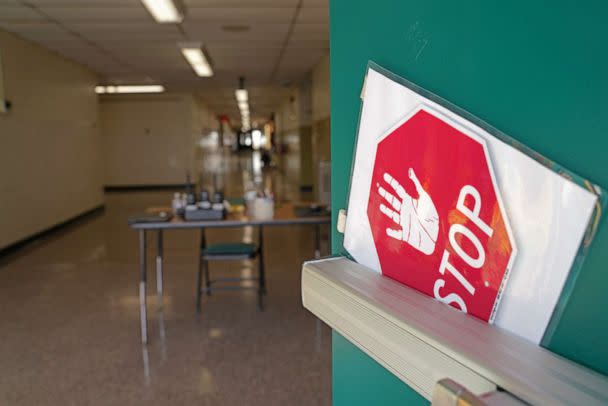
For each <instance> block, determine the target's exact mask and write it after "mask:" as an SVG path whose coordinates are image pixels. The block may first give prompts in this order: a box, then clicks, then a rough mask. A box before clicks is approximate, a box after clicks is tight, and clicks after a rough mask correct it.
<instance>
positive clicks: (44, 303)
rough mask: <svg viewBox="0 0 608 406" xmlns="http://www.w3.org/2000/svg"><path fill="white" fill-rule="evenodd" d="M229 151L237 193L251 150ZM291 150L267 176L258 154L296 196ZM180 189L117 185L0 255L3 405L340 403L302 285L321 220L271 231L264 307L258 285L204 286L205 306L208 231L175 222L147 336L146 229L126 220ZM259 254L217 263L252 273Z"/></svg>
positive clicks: (326, 334)
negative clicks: (140, 241) (142, 286)
mask: <svg viewBox="0 0 608 406" xmlns="http://www.w3.org/2000/svg"><path fill="white" fill-rule="evenodd" d="M220 161H221V160H220ZM224 161H225V163H227V164H226V165H224V166H223V169H222V170H221V171H218V173H220V175H221V176H219V177H216V179H215V181H218V178H221V182H223V183H224V184H225V185H227V186H224V188H225V189H226V190H227V194H229V195H230V194H231V193H232V194H233V195H234V194H237V195H238V193H241V192H242V190H241V189H239V187H240V186H238V185H242V183H240V182H239V181H240V178H241V175H242V171H243V170H245V171H246V172H247V171H248V172H251V171H250V169H252V160H251V155H250V154H241V155H240V156H238V157H234V156H232V157H230V158H228V159H225V160H224ZM206 162H208V161H206ZM286 162H287V163H288V164H287V165H286V166H287V168H286V169H284V170H275V171H273V172H272V173H271V174H270V175H268V174H263V173H262V172H260V171H259V168H255V167H254V168H253V172H254V176H255V175H256V174H257V175H258V176H262V177H263V181H264V182H266V181H272V179H274V182H275V184H274V185H273V188H274V189H277V188H279V189H280V191H279V194H282V195H283V196H282V197H286V198H297V197H298V196H297V194H298V193H297V182H296V179H295V178H294V176H297V169H298V168H297V167H296V168H293V167H292V168H291V169H290V168H289V162H291V160H289V159H287V161H286ZM253 166H255V165H253ZM201 169H202V170H203V169H205V165H204V164H201ZM207 169H208V168H207ZM267 176H270V180H268V179H266V178H267ZM277 179H278V181H277ZM294 185H295V186H294ZM170 198H171V192H170V191H154V192H130V193H109V194H106V196H105V204H106V208H105V211H104V212H103V213H101V214H99V215H96V216H94V217H91V218H89V219H87V220H86V221H82V222H80V223H79V224H77V225H74V226H72V227H70V228H68V229H65V230H63V231H61V232H59V233H56V234H53V235H52V236H50V237H48V238H45V239H43V240H39V241H36V242H34V243H32V244H30V245H28V246H27V247H25V248H24V249H22V250H20V251H19V252H17V253H14V254H12V255H10V256H8V257H5V258H2V259H0V277H1V278H2V279H1V282H0V332H1V335H2V338H1V340H0V405H79V406H83V405H142V404H153V405H186V404H187V405H323V404H330V403H331V349H330V344H331V342H330V339H331V337H330V330H329V329H328V328H327V326H325V325H324V324H322V323H321V322H318V321H317V320H316V318H315V317H314V316H312V315H311V314H310V313H309V312H308V311H306V310H305V309H304V308H303V307H302V304H301V298H300V267H301V264H302V262H303V261H304V260H306V259H310V258H311V257H312V256H313V230H312V228H310V227H306V226H298V227H278V228H268V229H267V230H265V238H266V239H265V245H266V247H265V248H266V251H265V252H266V261H267V262H266V263H267V285H268V295H267V297H266V301H265V303H266V310H265V311H264V312H260V311H258V309H257V307H256V294H255V292H253V291H252V292H220V293H217V294H214V295H213V296H211V297H209V298H204V302H203V307H204V308H203V313H202V315H201V316H200V317H197V315H196V312H195V287H194V286H195V280H196V263H197V247H198V241H199V232H197V231H191V230H190V231H183V230H180V231H169V232H166V233H165V257H166V259H165V296H164V307H163V311H162V312H158V311H157V300H156V295H155V292H154V291H155V289H154V286H155V279H154V272H153V271H152V269H151V270H150V271H149V272H148V275H149V283H148V311H149V314H148V317H149V329H150V331H149V337H150V342H149V344H148V345H147V346H143V347H142V345H141V343H140V335H139V309H138V278H139V276H138V256H137V255H138V254H137V233H136V232H134V231H132V230H130V229H129V227H128V226H127V223H126V219H127V217H128V216H129V215H130V214H133V213H137V212H138V211H141V210H142V209H143V208H145V207H147V206H152V205H159V204H167V203H168V202H169V201H170ZM253 231H254V230H251V229H229V230H213V231H211V232H210V233H209V234H208V238H209V239H210V240H211V241H219V240H224V241H225V240H234V241H241V240H243V239H247V238H250V237H251V236H252V235H253V236H254V237H255V235H256V233H255V232H253ZM149 238H150V239H152V238H153V235H150V236H149ZM150 243H152V241H150ZM149 254H150V255H152V252H151V251H150V253H149ZM149 263H150V264H153V261H152V257H150V259H149ZM249 265H250V264H248V263H247V262H242V263H232V264H227V263H220V264H214V265H212V273H213V274H214V275H216V276H217V275H238V274H239V273H241V274H247V273H248V272H250V270H249Z"/></svg>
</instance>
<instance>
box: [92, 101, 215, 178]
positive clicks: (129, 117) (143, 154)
mask: <svg viewBox="0 0 608 406" xmlns="http://www.w3.org/2000/svg"><path fill="white" fill-rule="evenodd" d="M100 120H101V129H102V131H101V133H102V141H103V151H104V153H103V155H104V167H105V168H104V174H105V175H104V184H105V185H107V186H120V185H121V186H125V185H160V184H177V183H184V181H185V179H186V172H187V171H190V172H191V173H192V175H193V176H194V175H195V174H194V173H193V170H194V153H195V150H196V145H197V141H198V139H199V137H200V134H201V131H202V129H203V128H204V127H205V126H206V125H208V124H209V122H210V118H209V117H208V115H205V114H203V112H202V110H201V108H200V106H199V103H198V102H197V101H196V100H195V99H194V97H192V95H190V94H170V93H167V94H155V95H137V96H135V95H134V96H127V95H111V96H104V97H102V98H101V102H100ZM193 179H194V178H193Z"/></svg>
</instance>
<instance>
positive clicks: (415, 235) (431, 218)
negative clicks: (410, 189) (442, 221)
mask: <svg viewBox="0 0 608 406" xmlns="http://www.w3.org/2000/svg"><path fill="white" fill-rule="evenodd" d="M408 175H409V177H410V179H411V180H412V182H414V186H415V187H416V191H417V192H418V199H412V197H411V196H410V195H408V194H407V192H406V191H405V189H403V186H401V185H400V184H399V182H397V180H396V179H395V178H393V177H392V176H391V175H389V174H388V173H384V181H385V182H386V183H387V184H388V185H390V186H391V188H392V189H393V190H394V191H395V193H397V196H398V197H399V198H397V197H395V196H393V195H392V194H391V193H390V192H388V191H387V190H386V189H384V188H383V187H382V186H380V185H377V186H378V193H380V196H382V197H383V198H384V200H386V202H388V203H389V205H390V207H387V206H385V205H384V204H381V205H380V211H381V212H382V213H384V214H385V215H386V216H387V217H388V218H390V219H392V220H393V221H394V222H395V223H396V224H397V225H398V226H401V229H394V228H387V229H386V234H387V235H388V236H389V237H392V238H395V239H397V240H401V241H405V242H407V243H408V244H410V245H411V246H412V247H414V248H416V249H417V250H418V251H421V252H423V253H424V254H426V255H431V254H432V253H433V251H435V243H436V242H437V234H439V216H438V215H437V209H436V208H435V205H434V204H433V201H432V200H431V197H430V196H429V195H428V193H426V190H424V189H423V188H422V185H421V184H420V181H419V180H418V178H417V177H416V174H415V173H414V170H413V169H412V168H410V169H409V171H408ZM399 199H401V200H399ZM391 207H392V208H391ZM393 209H394V210H393Z"/></svg>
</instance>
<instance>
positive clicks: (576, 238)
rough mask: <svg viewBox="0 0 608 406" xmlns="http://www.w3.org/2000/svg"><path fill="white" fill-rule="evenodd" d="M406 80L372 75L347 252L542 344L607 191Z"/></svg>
mask: <svg viewBox="0 0 608 406" xmlns="http://www.w3.org/2000/svg"><path fill="white" fill-rule="evenodd" d="M407 84H408V83H407V82H406V81H404V80H402V79H400V78H396V77H395V76H394V75H393V74H391V73H389V72H386V71H384V70H383V69H382V68H379V67H377V66H374V65H370V68H369V69H368V71H367V74H366V78H365V84H364V89H363V91H362V99H363V106H362V110H361V116H360V122H359V129H358V135H357V144H356V153H355V160H354V165H353V173H352V179H351V186H350V192H349V201H348V209H347V220H346V228H345V235H344V247H345V248H346V250H347V251H348V252H349V253H350V254H351V255H352V257H353V258H354V259H355V260H356V261H357V262H359V263H362V264H363V265H366V266H368V267H370V268H372V269H374V270H376V271H378V272H381V273H382V274H383V275H385V276H387V277H390V278H392V279H395V280H397V281H399V282H401V283H403V284H405V285H407V286H410V287H412V288H414V289H416V290H418V291H420V292H422V293H424V294H427V295H429V296H431V297H433V298H435V299H437V300H440V301H442V302H445V303H446V304H448V305H451V306H453V307H455V308H456V309H459V310H461V311H464V312H466V313H468V314H470V315H472V316H474V317H477V318H479V319H481V320H484V321H486V322H490V323H492V322H493V323H495V324H496V325H498V326H500V327H503V328H505V329H507V330H509V331H512V332H513V333H515V334H517V335H519V336H522V337H524V338H526V339H528V340H531V341H534V342H536V343H539V342H540V341H541V339H542V337H543V335H544V333H545V330H546V328H547V326H548V325H549V323H550V321H551V319H552V317H555V315H554V309H555V308H556V305H557V303H558V300H559V299H560V294H561V293H562V290H563V288H564V284H565V283H566V280H567V278H568V275H569V273H570V270H571V267H572V266H573V264H574V260H575V258H576V257H577V254H579V252H580V251H579V249H580V247H581V243H582V240H583V237H584V236H585V233H586V232H588V231H589V227H590V224H591V223H592V220H593V218H594V216H595V215H596V214H597V213H596V207H598V191H599V188H598V189H591V190H589V189H586V188H584V187H582V186H580V185H579V184H577V183H576V182H574V181H571V180H569V179H567V178H566V177H564V176H561V175H560V174H558V173H556V172H555V171H553V170H551V169H549V168H548V167H547V166H545V165H542V164H541V163H539V162H538V161H537V160H536V159H534V158H533V157H531V156H529V155H528V154H526V153H525V152H522V151H521V150H519V149H517V148H515V147H513V146H512V145H511V144H510V143H507V142H505V140H504V138H503V139H499V138H497V137H495V136H493V135H492V134H490V133H488V132H487V131H486V130H485V129H484V128H482V127H480V126H478V125H476V124H475V123H473V122H472V121H471V120H469V119H465V118H464V117H462V115H459V114H457V113H456V112H455V111H454V110H455V108H452V109H451V108H448V107H445V106H449V105H447V104H446V103H439V102H438V101H440V100H439V99H438V98H436V97H434V100H430V99H429V98H427V97H425V95H422V94H420V93H419V89H418V88H417V87H415V86H413V85H411V84H410V85H409V86H408V85H407ZM467 117H469V116H468V115H467ZM572 176H575V175H572Z"/></svg>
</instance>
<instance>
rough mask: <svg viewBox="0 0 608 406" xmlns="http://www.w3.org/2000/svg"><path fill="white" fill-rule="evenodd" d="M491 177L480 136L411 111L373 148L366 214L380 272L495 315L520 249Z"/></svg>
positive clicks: (478, 314)
mask: <svg viewBox="0 0 608 406" xmlns="http://www.w3.org/2000/svg"><path fill="white" fill-rule="evenodd" d="M465 162H466V163H468V164H466V165H464V164H463V163H465ZM493 178H494V177H493V172H492V169H491V166H490V162H489V160H488V157H487V154H486V150H485V142H484V141H483V139H481V138H479V137H475V136H473V135H470V134H466V133H465V132H463V131H460V130H459V129H457V128H456V127H455V126H453V125H452V124H450V123H449V122H448V121H446V119H445V118H441V116H440V115H439V113H437V112H434V111H432V110H430V109H428V108H425V107H420V108H418V109H416V110H415V111H414V112H413V113H411V114H410V115H409V116H408V117H407V118H406V119H405V120H404V121H403V123H400V124H399V125H398V126H397V127H396V128H395V129H393V130H392V131H390V132H389V133H388V134H387V135H386V137H384V138H383V139H381V140H380V142H379V143H378V146H377V150H376V159H375V163H374V170H373V174H372V184H371V189H370V194H369V203H368V206H367V217H368V219H369V222H370V227H371V231H372V235H373V237H374V243H375V246H376V249H377V251H378V259H379V260H380V266H381V269H382V273H383V274H384V275H387V276H389V277H391V278H393V279H396V280H398V281H400V282H402V283H404V284H406V285H408V286H411V287H413V288H416V289H418V290H420V291H421V292H424V293H426V294H428V295H429V296H433V297H435V298H437V299H439V300H442V301H445V302H447V303H449V304H452V305H454V306H456V307H457V308H459V309H461V310H463V311H466V312H467V313H469V314H472V315H474V316H476V317H478V318H480V319H482V320H486V321H492V320H493V318H494V317H493V316H494V310H495V304H497V301H498V298H499V292H500V289H501V286H502V284H503V280H505V279H506V277H507V276H508V272H509V267H510V264H511V262H512V259H513V258H515V254H516V252H515V251H516V250H515V244H514V242H513V240H512V237H511V236H510V231H509V229H508V225H507V219H506V215H505V214H504V211H503V210H502V202H501V200H500V197H499V194H498V190H497V189H496V187H495V184H494V179H493Z"/></svg>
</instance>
